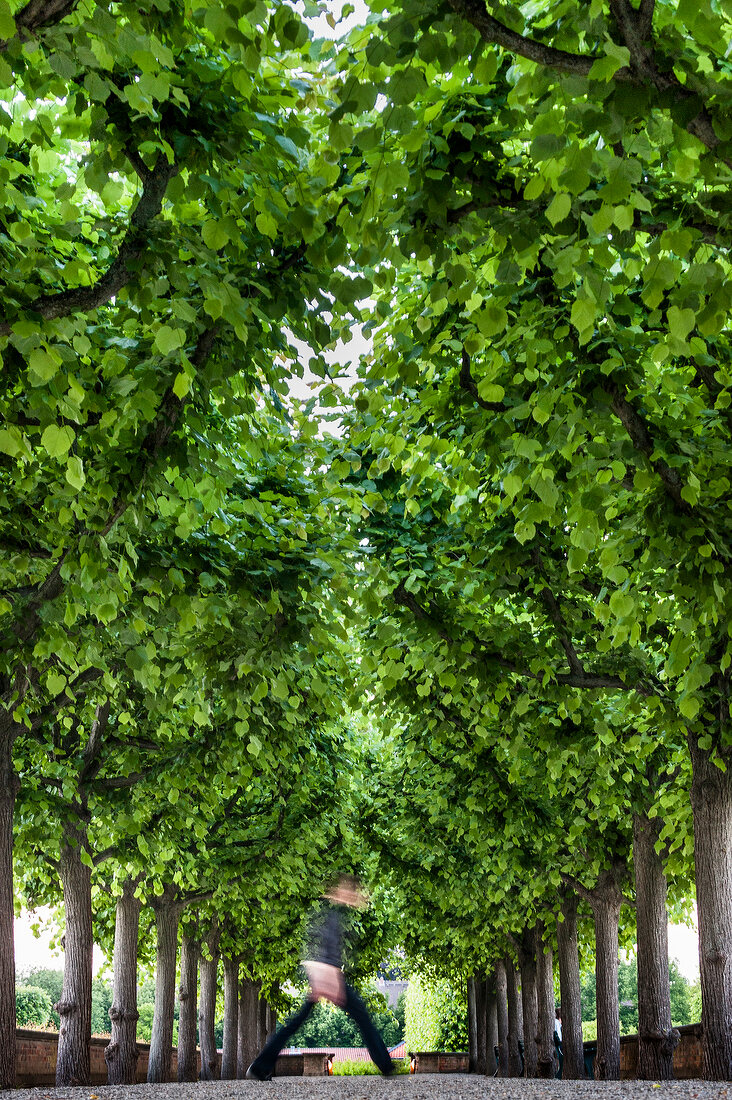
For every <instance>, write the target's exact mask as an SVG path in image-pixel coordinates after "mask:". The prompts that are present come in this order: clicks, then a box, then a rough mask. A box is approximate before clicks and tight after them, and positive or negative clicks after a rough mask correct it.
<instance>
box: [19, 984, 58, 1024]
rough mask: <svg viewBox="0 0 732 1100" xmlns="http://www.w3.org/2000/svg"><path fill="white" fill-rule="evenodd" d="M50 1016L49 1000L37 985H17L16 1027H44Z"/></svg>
mask: <svg viewBox="0 0 732 1100" xmlns="http://www.w3.org/2000/svg"><path fill="white" fill-rule="evenodd" d="M50 1015H51V998H50V997H49V995H48V993H47V992H46V990H45V989H41V987H40V986H38V985H19V986H18V987H17V988H16V990H15V1023H16V1026H17V1027H45V1026H46V1025H47V1023H48V1020H49V1017H50Z"/></svg>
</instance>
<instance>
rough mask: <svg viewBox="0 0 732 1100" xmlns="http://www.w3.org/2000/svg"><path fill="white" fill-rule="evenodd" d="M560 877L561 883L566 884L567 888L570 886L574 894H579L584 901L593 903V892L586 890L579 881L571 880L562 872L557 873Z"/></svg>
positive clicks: (570, 876)
mask: <svg viewBox="0 0 732 1100" xmlns="http://www.w3.org/2000/svg"><path fill="white" fill-rule="evenodd" d="M559 873H560V875H561V876H562V882H566V884H567V886H571V887H572V889H573V890H574V892H575V893H576V894H579V896H580V897H581V898H584V900H585V901H588V902H590V903H591V902H593V901H594V900H595V891H594V890H588V889H587V887H586V886H583V885H582V883H581V882H580V881H579V879H576V878H573V877H572V875H568V874H566V873H565V872H564V871H560V872H559Z"/></svg>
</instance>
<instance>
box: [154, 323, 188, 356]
mask: <svg viewBox="0 0 732 1100" xmlns="http://www.w3.org/2000/svg"><path fill="white" fill-rule="evenodd" d="M185 342H186V334H185V330H184V329H182V328H171V327H170V325H161V326H160V328H159V329H158V331H157V332H156V333H155V347H156V348H157V350H158V351H159V352H160V354H161V355H172V353H173V352H174V351H177V350H178V348H182V347H183V345H184V344H185Z"/></svg>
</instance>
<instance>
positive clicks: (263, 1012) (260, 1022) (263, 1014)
mask: <svg viewBox="0 0 732 1100" xmlns="http://www.w3.org/2000/svg"><path fill="white" fill-rule="evenodd" d="M267 1008H268V1005H267V998H266V997H263V996H262V995H261V994H260V996H259V1003H258V1005H257V1011H258V1018H257V1046H258V1047H259V1049H260V1050H261V1049H262V1047H263V1046H264V1044H265V1043H266V1042H267Z"/></svg>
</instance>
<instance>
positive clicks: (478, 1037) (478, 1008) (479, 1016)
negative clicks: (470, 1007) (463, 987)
mask: <svg viewBox="0 0 732 1100" xmlns="http://www.w3.org/2000/svg"><path fill="white" fill-rule="evenodd" d="M473 993H474V998H475V1071H474V1072H475V1073H480V1074H481V1075H482V1076H485V1074H486V1073H488V1072H491V1073H492V1072H493V1071H492V1070H490V1071H489V1070H488V1066H489V1065H490V1064H491V1063H490V1061H489V1060H488V1059H487V1050H488V1034H487V1030H486V1027H487V1019H486V1013H487V1009H488V986H487V982H486V977H485V974H474V975H473Z"/></svg>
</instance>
